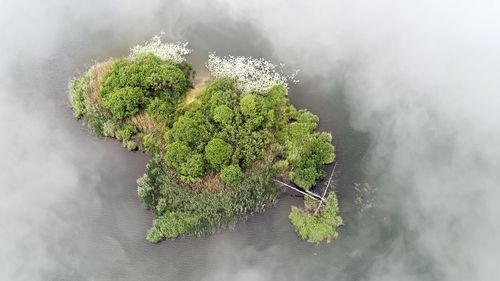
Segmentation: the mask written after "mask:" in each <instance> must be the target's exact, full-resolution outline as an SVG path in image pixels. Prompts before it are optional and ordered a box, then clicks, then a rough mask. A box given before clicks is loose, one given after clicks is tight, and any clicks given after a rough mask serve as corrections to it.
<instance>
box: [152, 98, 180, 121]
mask: <svg viewBox="0 0 500 281" xmlns="http://www.w3.org/2000/svg"><path fill="white" fill-rule="evenodd" d="M146 112H147V113H148V114H149V116H150V117H151V118H152V119H153V120H155V121H158V122H163V123H164V124H165V125H166V126H168V127H170V126H172V123H173V121H174V119H175V104H173V103H172V101H169V100H168V99H166V98H163V99H162V98H159V97H155V98H154V99H152V100H151V101H150V102H149V104H148V105H147V107H146Z"/></svg>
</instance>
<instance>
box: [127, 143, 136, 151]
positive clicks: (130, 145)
mask: <svg viewBox="0 0 500 281" xmlns="http://www.w3.org/2000/svg"><path fill="white" fill-rule="evenodd" d="M127 149H128V150H129V151H136V150H137V143H135V141H127Z"/></svg>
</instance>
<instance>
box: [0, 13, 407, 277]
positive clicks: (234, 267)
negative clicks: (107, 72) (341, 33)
mask: <svg viewBox="0 0 500 281" xmlns="http://www.w3.org/2000/svg"><path fill="white" fill-rule="evenodd" d="M88 24H89V25H90V26H91V25H92V23H91V22H89V23H88ZM160 30H168V26H166V25H164V24H162V23H161V21H159V22H158V23H157V24H156V25H155V26H154V27H152V28H151V29H150V30H146V31H143V32H142V33H141V32H137V33H131V34H130V36H129V37H123V34H122V35H121V37H116V36H114V33H113V30H106V29H104V30H98V31H96V29H95V28H93V27H92V26H91V27H90V28H88V29H86V28H81V30H80V29H78V31H79V32H76V33H72V34H71V36H68V37H65V36H62V37H58V41H57V42H56V45H55V49H56V51H55V52H53V54H52V55H50V56H49V57H43V58H41V59H40V58H39V59H37V60H32V59H31V58H30V57H29V54H26V56H20V57H19V58H18V59H17V60H16V62H15V63H13V64H12V66H11V68H10V69H11V71H12V72H11V73H12V81H13V82H14V84H15V85H16V86H18V87H20V88H21V89H18V91H19V92H21V94H20V95H19V96H18V97H16V102H18V103H22V104H24V105H23V108H24V109H27V111H29V112H30V113H29V114H27V116H28V117H26V118H28V120H27V121H26V123H25V124H30V123H34V124H39V127H40V126H41V128H43V131H42V132H40V135H44V136H45V137H43V141H42V142H41V143H40V145H43V146H45V147H46V150H47V151H48V152H49V153H50V154H51V156H50V157H49V160H50V161H53V157H56V159H59V157H60V159H62V160H61V161H60V162H57V161H56V162H55V163H56V164H51V165H48V166H44V163H45V162H44V160H40V165H39V167H37V169H38V170H41V172H40V173H41V174H36V173H35V174H33V173H31V174H30V167H27V168H26V169H27V175H29V177H30V178H32V180H31V181H30V182H29V183H28V182H27V185H29V186H30V187H34V186H37V185H38V183H37V178H44V177H51V175H52V176H53V177H54V180H53V183H55V185H50V186H56V187H57V188H52V189H51V187H50V186H47V187H46V188H47V189H48V190H47V193H49V194H51V195H49V196H48V199H47V198H46V197H42V198H40V199H39V200H46V203H44V204H43V205H41V206H43V211H42V207H40V216H39V217H38V219H36V220H35V221H34V222H32V223H30V225H31V227H32V229H31V230H30V231H31V233H32V234H31V235H29V234H25V233H21V234H20V235H21V237H23V240H24V241H25V242H21V243H20V244H16V245H13V246H12V247H13V249H12V252H16V251H17V252H18V253H19V251H25V252H23V253H22V255H21V256H24V255H29V254H28V253H29V250H28V249H30V247H35V246H34V244H36V245H37V246H36V247H41V248H42V249H41V250H37V252H36V253H35V256H33V257H32V258H27V260H26V263H25V264H24V265H22V263H21V264H20V263H17V259H18V258H15V259H14V260H13V261H11V262H12V263H11V264H9V263H8V264H9V267H10V272H11V275H10V276H11V277H12V276H17V277H18V278H19V279H22V280H24V279H29V278H28V277H31V278H33V276H36V277H34V278H39V279H40V280H134V281H136V280H334V279H344V278H345V279H348V280H359V279H362V278H363V276H364V271H365V270H364V269H366V268H368V267H369V266H370V265H371V264H372V263H373V262H374V261H375V260H376V259H377V258H378V257H377V256H378V255H380V254H381V253H383V252H384V247H385V246H384V245H385V243H387V242H388V241H390V239H391V238H390V237H391V233H392V232H394V231H395V230H394V229H395V228H396V227H397V225H389V224H387V218H384V217H385V215H384V214H383V211H382V210H378V209H377V208H375V209H374V210H372V211H371V213H370V214H369V215H368V216H367V217H365V219H364V220H365V222H363V220H360V219H359V216H358V213H357V210H356V209H355V208H354V207H353V202H354V200H355V197H356V194H355V192H354V191H353V188H352V187H353V183H354V182H362V181H366V180H368V179H367V178H365V175H364V174H363V171H362V168H361V167H362V161H363V156H364V154H365V151H366V150H367V149H368V146H369V139H368V138H367V136H366V135H364V134H362V133H359V132H356V131H355V130H354V129H352V128H351V126H350V125H349V114H350V113H349V111H348V107H347V105H346V104H345V97H344V96H343V94H344V93H343V84H342V79H341V77H329V78H328V79H326V78H321V77H313V76H308V75H307V73H302V74H301V75H300V76H299V78H300V80H301V82H300V83H299V84H298V85H293V86H292V89H291V91H290V96H291V99H292V102H293V103H294V105H295V106H296V107H298V108H308V109H309V110H311V111H312V112H313V113H316V114H318V115H319V117H320V127H319V129H320V130H326V131H332V132H333V136H334V144H335V145H336V149H337V160H338V163H339V166H338V173H337V176H336V178H337V187H336V191H337V194H338V197H339V199H340V205H341V214H342V216H343V217H344V219H345V227H343V228H342V229H341V230H340V238H339V239H338V240H337V241H335V242H334V243H331V244H321V245H319V246H316V245H313V244H310V243H306V242H303V241H301V240H300V239H299V238H298V237H297V235H296V234H295V232H294V228H293V227H292V225H291V224H290V223H289V220H288V214H289V211H290V206H291V205H301V204H302V199H301V198H298V197H295V196H293V195H292V194H290V193H284V194H282V196H281V197H280V199H279V201H278V202H277V204H276V206H274V207H271V208H269V209H267V210H266V211H265V212H264V213H261V214H255V215H253V216H250V217H249V219H248V220H247V221H246V222H244V223H240V224H238V225H237V227H236V229H235V230H234V231H226V230H225V231H221V232H220V233H217V234H215V235H212V236H208V237H202V238H186V239H177V240H167V241H163V242H162V243H160V244H150V243H149V242H147V241H146V239H145V235H146V232H147V230H148V228H149V227H150V224H151V220H152V218H153V217H152V214H151V213H150V212H147V211H146V210H144V209H143V207H142V205H141V202H140V201H139V199H138V197H137V192H136V179H137V178H138V177H140V176H141V175H142V174H143V172H144V168H145V164H146V163H147V161H148V157H147V156H145V155H143V154H141V153H139V152H128V151H127V150H126V149H124V148H122V147H121V145H120V143H119V142H117V141H115V140H111V139H103V138H97V137H95V136H92V135H91V134H90V133H89V132H88V130H87V129H86V128H84V127H83V126H82V125H81V124H80V122H79V121H77V120H75V119H74V118H73V117H72V112H71V110H70V108H69V106H68V100H67V83H68V81H69V80H70V79H71V77H74V76H76V75H78V74H79V73H81V72H83V71H84V70H85V67H86V66H89V65H91V64H92V63H93V61H94V60H102V59H106V58H108V57H118V56H123V55H127V53H128V49H129V48H130V47H131V46H132V45H134V44H136V43H140V42H142V41H144V40H146V39H148V38H150V37H151V36H152V35H154V34H155V33H158V31H160ZM249 38H251V39H250V40H249ZM175 39H181V40H185V41H186V40H187V41H190V47H191V48H192V49H194V53H193V54H192V55H191V57H190V59H191V60H192V61H193V62H194V64H195V66H196V68H197V69H198V72H199V74H200V75H203V64H204V61H205V59H206V58H207V55H208V52H209V51H213V50H217V53H218V54H219V55H225V54H234V55H252V56H258V57H266V58H269V59H271V60H273V59H274V58H273V51H272V50H271V48H270V47H269V44H267V43H266V40H265V39H263V38H262V37H260V36H259V34H257V33H256V32H255V31H254V30H253V29H252V28H251V26H250V25H247V24H235V25H231V26H227V25H225V24H224V23H222V22H221V23H220V24H215V25H196V26H190V27H189V28H187V29H186V30H185V32H184V33H183V34H182V35H181V36H179V37H177V38H175ZM285 63H286V62H285ZM35 120H36V122H35ZM34 126H38V125H34ZM29 130H34V129H29ZM30 134H31V133H30V132H29V131H28V132H26V133H25V134H23V135H22V136H21V137H23V138H29V136H30ZM20 145H24V146H26V149H27V151H30V150H31V149H34V148H33V147H37V143H36V142H35V143H31V142H21V144H20ZM27 146H31V148H30V147H27ZM21 154H23V153H21V152H19V154H18V155H21ZM16 155H17V154H16ZM43 155H44V154H43V153H41V154H40V156H41V158H40V159H43ZM59 155H60V156H59ZM51 159H52V160H51ZM49 160H47V161H49ZM21 162H22V161H21ZM48 169H52V170H53V172H52V173H51V174H50V175H47V174H46V173H47V170H48ZM328 169H331V167H329V168H328ZM65 173H66V174H67V176H62V177H60V178H59V179H58V177H59V174H65ZM19 179H20V180H21V181H22V179H21V178H19ZM49 183H52V181H51V182H49ZM42 186H43V185H42ZM28 190H29V189H28ZM59 194H63V195H61V196H60V195H59ZM26 207H29V206H26ZM35 212H36V210H35ZM381 212H382V213H381ZM395 220H397V219H395ZM364 223H366V225H367V226H366V227H361V225H363V224H364ZM26 231H28V230H26ZM31 239H33V241H31V242H30V240H31ZM37 253H38V254H37ZM16 268H18V270H16ZM9 278H10V277H9ZM5 280H7V279H5ZM31 280H33V279H31Z"/></svg>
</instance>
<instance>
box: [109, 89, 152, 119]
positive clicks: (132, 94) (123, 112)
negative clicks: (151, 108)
mask: <svg viewBox="0 0 500 281" xmlns="http://www.w3.org/2000/svg"><path fill="white" fill-rule="evenodd" d="M102 104H103V106H104V108H106V109H107V110H109V111H110V112H111V114H112V115H113V116H114V117H115V118H116V119H119V120H122V119H125V118H127V117H131V116H134V115H136V114H137V113H139V111H140V110H141V107H142V105H143V104H144V93H143V92H142V91H141V90H140V89H139V88H132V87H125V88H120V89H117V90H115V91H113V92H111V93H110V94H108V95H106V96H105V97H103V99H102Z"/></svg>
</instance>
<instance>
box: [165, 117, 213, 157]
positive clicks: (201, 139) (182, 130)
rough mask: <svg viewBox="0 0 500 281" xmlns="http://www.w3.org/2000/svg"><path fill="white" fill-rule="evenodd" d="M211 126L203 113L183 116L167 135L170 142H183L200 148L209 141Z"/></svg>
mask: <svg viewBox="0 0 500 281" xmlns="http://www.w3.org/2000/svg"><path fill="white" fill-rule="evenodd" d="M209 130H210V125H209V123H208V120H207V117H206V116H204V115H203V114H201V113H198V114H194V115H193V116H186V115H184V116H181V117H180V118H179V119H178V120H177V121H176V122H175V123H174V125H173V127H172V129H171V130H170V131H169V132H168V134H167V140H168V141H170V142H183V143H186V144H187V145H188V146H190V147H193V148H194V147H200V148H202V147H203V145H204V144H205V143H206V142H207V141H208V139H209V136H210V135H209Z"/></svg>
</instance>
